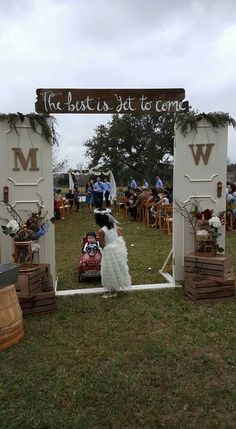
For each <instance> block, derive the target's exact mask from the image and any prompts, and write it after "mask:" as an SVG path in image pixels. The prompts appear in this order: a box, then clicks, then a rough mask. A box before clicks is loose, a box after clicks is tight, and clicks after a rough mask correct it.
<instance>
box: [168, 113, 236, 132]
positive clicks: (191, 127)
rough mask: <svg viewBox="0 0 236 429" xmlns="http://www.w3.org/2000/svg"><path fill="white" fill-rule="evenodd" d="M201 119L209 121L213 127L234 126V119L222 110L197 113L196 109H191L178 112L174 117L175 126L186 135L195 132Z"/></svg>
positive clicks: (235, 124) (235, 126)
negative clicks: (185, 111)
mask: <svg viewBox="0 0 236 429" xmlns="http://www.w3.org/2000/svg"><path fill="white" fill-rule="evenodd" d="M201 119H205V120H206V121H208V122H210V124H211V125H212V126H213V127H214V128H222V127H225V126H226V125H232V126H233V127H234V128H236V121H235V120H234V119H233V118H232V117H231V116H229V114H228V113H224V112H209V113H204V112H203V113H198V112H197V111H194V110H191V111H189V112H187V113H180V114H178V116H177V117H176V124H177V128H180V131H181V133H182V134H183V135H184V136H186V135H187V134H188V133H189V132H191V131H195V132H197V125H198V122H199V121H201Z"/></svg>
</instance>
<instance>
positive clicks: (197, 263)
mask: <svg viewBox="0 0 236 429" xmlns="http://www.w3.org/2000/svg"><path fill="white" fill-rule="evenodd" d="M184 281H185V294H186V296H187V297H188V298H189V299H191V300H192V301H195V302H196V301H197V302H201V301H218V300H221V301H222V300H223V301H227V300H230V299H232V298H233V297H234V295H235V288H234V277H233V266H232V256H228V255H217V256H197V255H195V254H190V255H187V256H185V258H184Z"/></svg>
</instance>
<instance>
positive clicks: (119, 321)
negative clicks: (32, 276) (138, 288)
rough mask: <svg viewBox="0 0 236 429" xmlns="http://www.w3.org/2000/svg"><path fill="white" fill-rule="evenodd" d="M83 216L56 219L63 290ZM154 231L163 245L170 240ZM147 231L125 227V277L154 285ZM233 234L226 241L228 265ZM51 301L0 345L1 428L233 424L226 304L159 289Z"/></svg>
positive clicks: (233, 364)
mask: <svg viewBox="0 0 236 429" xmlns="http://www.w3.org/2000/svg"><path fill="white" fill-rule="evenodd" d="M83 222H84V224H83ZM90 222H91V224H90V226H93V217H92V216H91V218H88V219H87V220H86V222H85V221H83V220H82V219H81V216H80V214H79V215H78V217H76V215H74V216H73V218H71V219H66V220H65V222H61V223H58V225H57V258H58V260H59V263H60V264H62V263H63V264H64V272H63V273H62V268H60V269H61V274H62V275H61V276H60V277H61V278H60V287H61V289H62V288H71V287H76V288H77V287H78V286H77V280H76V275H75V273H76V263H77V257H78V255H79V250H80V237H81V235H83V233H84V232H86V231H87V227H88V224H89V223H90ZM122 226H124V225H123V223H122ZM138 227H139V228H140V229H137V228H138ZM143 228H144V229H143ZM154 233H155V234H156V235H157V237H158V238H157V241H158V242H159V240H163V242H164V241H166V243H167V244H165V246H166V250H167V248H168V246H169V245H170V241H169V239H168V238H167V237H166V236H163V237H161V236H160V237H159V234H158V232H157V231H154ZM149 234H151V235H149ZM152 234H153V231H152V230H151V229H150V230H148V229H146V228H145V227H143V226H142V225H140V224H135V223H132V224H127V226H125V238H126V240H127V241H128V249H129V258H130V267H131V272H132V277H133V278H134V282H133V283H141V282H143V280H144V279H145V278H148V282H150V283H151V282H153V281H154V280H153V279H154V278H155V279H156V273H155V272H154V273H153V272H152V271H154V264H155V263H158V264H159V262H158V261H159V260H161V259H162V258H163V260H164V259H165V257H166V254H165V255H164V250H163V249H162V247H163V246H164V244H162V241H160V242H159V246H158V254H157V256H155V262H154V255H156V251H154V250H153V248H152V246H151V244H152V241H153V240H151V241H150V238H151V236H152ZM65 237H67V238H65ZM131 237H133V238H132V241H131ZM235 237H236V235H235V234H232V233H231V234H229V235H228V237H227V243H228V249H230V252H231V253H232V254H233V255H234V263H235V266H236V246H235V241H236V239H235ZM65 242H67V244H68V243H69V242H70V246H68V247H67V246H66V252H64V253H63V255H62V249H63V247H64V246H65ZM138 243H140V246H141V247H140V248H143V247H145V246H147V245H148V246H147V247H148V250H145V251H142V252H141V251H140V250H138V247H137V248H136V244H138ZM130 244H134V246H133V247H130ZM140 248H139V249H140ZM150 248H151V250H149V249H150ZM160 250H161V251H160ZM146 251H147V252H149V251H150V253H148V254H149V256H148V257H147V256H146ZM132 252H133V253H132ZM166 253H168V250H167V252H166ZM159 255H160V259H159ZM151 258H152V259H151ZM143 261H144V262H143ZM152 261H153V265H152ZM73 264H74V271H73V269H72V268H71V267H72V265H73ZM143 264H145V268H144V267H143ZM58 265H59V264H58ZM160 266H161V263H160V264H159V267H160ZM148 267H151V268H153V269H152V270H148ZM159 267H158V268H159ZM149 271H150V272H149ZM157 271H158V270H157ZM157 271H156V272H157ZM62 276H63V278H62ZM152 276H153V277H152ZM155 281H156V280H155ZM57 303H58V311H57V312H56V313H55V314H49V315H44V316H35V317H29V318H27V319H25V338H24V340H23V341H21V342H20V343H19V344H17V345H15V346H12V347H11V348H9V349H7V350H5V351H2V352H0V371H1V374H0V427H1V429H21V428H22V429H23V428H26V429H33V428H40V429H51V428H52V429H53V428H60V429H61V428H63V429H64V428H65V429H67V428H68V429H124V428H127V429H141V428H142V429H158V428H166V429H179V428H181V429H191V428H197V429H198V428H204V429H208V428H209V429H212V428H225V429H228V428H235V421H236V341H235V332H236V321H235V310H236V303H235V302H234V301H233V302H229V303H227V304H222V303H219V304H215V305H210V304H207V305H194V304H192V303H191V302H189V301H186V300H185V299H184V296H183V291H182V290H181V289H176V290H173V289H169V290H168V289H167V290H160V291H152V292H137V293H129V294H127V295H126V294H120V295H119V297H118V299H116V300H110V301H108V302H107V301H105V302H104V301H103V300H101V299H100V297H99V296H85V295H82V296H73V297H61V298H58V299H57Z"/></svg>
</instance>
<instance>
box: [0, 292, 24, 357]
mask: <svg viewBox="0 0 236 429" xmlns="http://www.w3.org/2000/svg"><path fill="white" fill-rule="evenodd" d="M23 336H24V329H23V320H22V311H21V308H20V305H19V301H18V298H17V295H16V290H15V286H14V285H10V286H7V287H4V288H3V289H0V350H2V349H6V348H7V347H10V346H11V345H12V344H15V343H17V342H18V341H20V340H21V338H23Z"/></svg>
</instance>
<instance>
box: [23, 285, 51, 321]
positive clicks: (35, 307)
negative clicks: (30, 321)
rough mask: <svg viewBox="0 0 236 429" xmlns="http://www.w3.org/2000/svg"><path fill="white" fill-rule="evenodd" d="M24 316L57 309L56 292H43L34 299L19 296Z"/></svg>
mask: <svg viewBox="0 0 236 429" xmlns="http://www.w3.org/2000/svg"><path fill="white" fill-rule="evenodd" d="M19 303H20V306H21V309H22V313H23V316H27V315H32V314H41V313H51V312H53V311H56V296H55V292H53V291H51V292H41V293H39V294H37V295H36V296H34V298H32V299H23V298H19Z"/></svg>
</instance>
